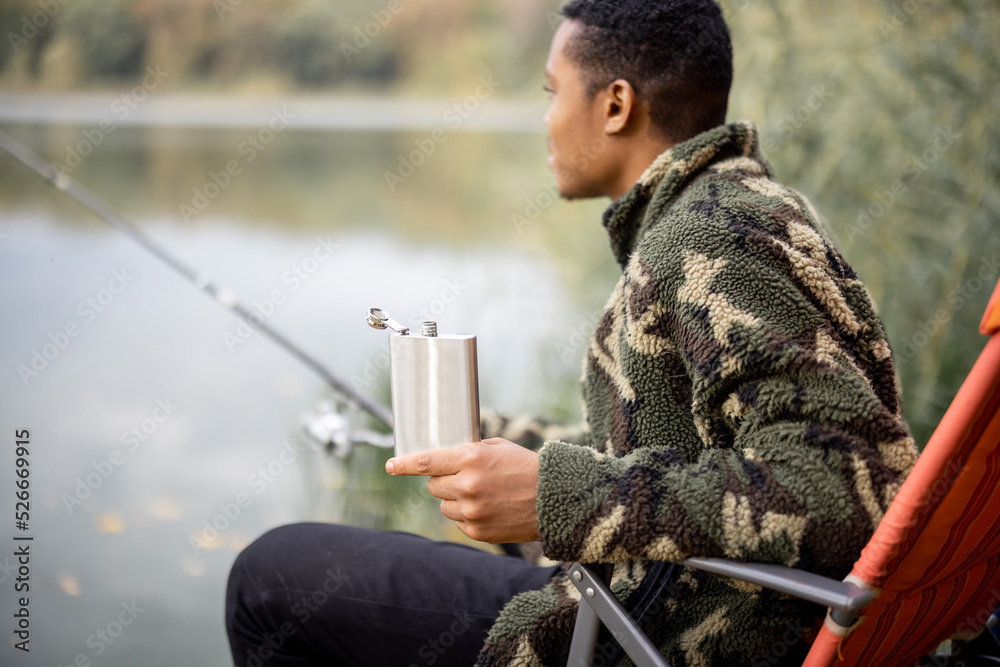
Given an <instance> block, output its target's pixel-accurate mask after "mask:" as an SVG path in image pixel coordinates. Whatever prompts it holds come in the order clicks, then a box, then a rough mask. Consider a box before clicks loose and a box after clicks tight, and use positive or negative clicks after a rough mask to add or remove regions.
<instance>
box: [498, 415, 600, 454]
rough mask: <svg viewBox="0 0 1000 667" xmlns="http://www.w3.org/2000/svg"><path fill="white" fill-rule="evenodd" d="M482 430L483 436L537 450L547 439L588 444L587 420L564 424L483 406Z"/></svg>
mask: <svg viewBox="0 0 1000 667" xmlns="http://www.w3.org/2000/svg"><path fill="white" fill-rule="evenodd" d="M479 433H480V437H481V438H482V439H483V440H486V439H487V438H504V439H505V440H510V441H511V442H516V443H517V444H519V445H521V446H522V447H526V448H527V449H530V450H532V451H538V450H539V449H540V448H541V446H542V444H544V443H545V442H546V441H547V440H559V441H561V442H566V443H573V444H576V445H582V446H586V445H587V443H588V433H589V429H588V426H587V423H586V422H585V421H584V422H581V423H579V424H562V423H559V422H556V421H552V420H547V419H542V418H535V417H528V416H524V415H522V416H518V417H511V416H508V415H501V414H498V413H497V412H494V411H493V410H489V409H484V410H482V411H481V414H480V416H479Z"/></svg>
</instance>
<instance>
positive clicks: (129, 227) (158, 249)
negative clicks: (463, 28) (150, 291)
mask: <svg viewBox="0 0 1000 667" xmlns="http://www.w3.org/2000/svg"><path fill="white" fill-rule="evenodd" d="M0 148H2V149H3V150H4V151H6V153H7V154H8V155H10V156H11V157H13V158H14V159H15V160H17V161H18V162H20V163H21V164H22V165H24V166H26V167H28V168H29V169H30V170H31V171H33V172H34V173H35V174H37V175H38V176H41V177H42V178H43V179H44V180H45V181H46V182H47V183H48V184H49V185H51V186H52V187H54V188H55V189H56V190H59V191H60V192H62V193H63V194H65V195H66V196H68V197H69V198H71V199H73V200H75V201H76V202H77V203H79V204H80V205H82V206H83V207H84V208H86V209H87V210H89V211H90V212H92V213H94V214H95V215H97V216H98V217H99V218H101V219H102V220H104V221H105V222H107V223H108V224H110V225H111V226H112V227H114V228H115V229H117V230H118V231H119V232H121V233H122V234H124V235H125V236H127V237H129V238H130V239H132V240H133V241H135V242H136V243H138V244H139V245H140V246H142V247H143V248H145V249H146V250H147V251H148V252H150V253H152V254H153V255H155V256H156V257H157V258H158V259H159V260H160V261H162V262H163V263H164V264H166V265H167V266H169V267H170V268H171V269H173V270H174V271H175V272H176V273H178V274H180V275H181V276H183V277H184V279H185V280H187V281H188V282H189V283H191V284H192V285H194V287H195V288H196V289H198V290H199V291H201V292H204V293H205V294H206V295H208V296H209V297H210V298H211V299H212V300H214V301H215V302H216V303H218V304H219V305H221V306H222V307H223V308H226V309H227V310H230V311H232V312H233V313H236V314H237V315H238V316H240V317H243V318H244V319H246V320H247V321H253V320H251V315H252V314H253V311H251V310H250V309H249V308H247V307H246V306H244V305H243V304H242V303H240V301H239V299H238V298H237V297H236V295H235V294H234V293H233V292H231V291H230V290H228V289H225V288H223V287H221V286H219V285H217V284H216V283H214V282H212V281H211V280H210V279H209V278H208V277H207V276H206V275H205V274H203V273H200V272H199V271H196V270H194V269H193V268H191V267H190V266H188V265H187V264H185V263H184V262H182V261H181V260H179V259H177V258H176V257H175V256H174V255H172V254H171V253H170V252H168V251H167V250H166V249H165V248H163V246H161V245H159V244H158V243H156V242H155V241H154V240H153V239H152V238H150V237H149V236H148V235H147V234H146V233H145V232H143V231H142V230H140V229H139V228H138V227H136V226H135V225H133V224H132V223H130V222H127V221H126V220H124V219H123V218H122V217H121V216H119V215H118V214H117V213H116V212H115V211H114V209H112V208H111V206H110V205H108V204H107V203H106V202H105V201H104V200H102V199H100V198H99V197H98V196H97V195H95V194H94V193H92V192H91V191H90V190H88V189H87V188H85V187H83V186H82V185H80V184H79V183H77V182H76V181H74V180H73V179H71V178H70V177H69V176H68V175H67V174H65V173H63V172H60V171H57V170H56V169H55V168H54V167H53V166H52V165H51V164H49V163H48V162H46V161H45V160H44V159H42V157H41V156H40V155H38V154H37V153H35V152H34V151H32V150H31V149H30V148H28V147H27V146H24V145H23V144H21V143H20V142H18V141H16V140H15V139H14V138H13V137H11V136H10V135H9V134H7V133H6V132H4V131H3V130H0ZM254 320H260V318H259V317H257V318H254ZM256 326H257V329H259V330H260V331H261V332H262V333H263V334H264V335H265V336H266V337H268V338H270V339H271V340H272V341H273V342H275V343H277V344H278V345H279V346H280V347H282V348H284V350H285V351H286V352H288V353H290V354H291V355H292V356H293V357H295V358H296V359H298V360H299V361H301V362H302V363H303V364H305V365H306V366H307V367H308V368H309V369H311V370H312V371H313V372H314V373H316V374H317V375H319V377H321V378H322V379H323V381H324V382H325V383H326V384H327V385H329V386H330V387H331V388H332V389H333V390H334V391H336V392H337V393H338V394H340V395H341V396H342V397H343V399H344V402H345V403H346V404H347V405H349V406H350V407H352V408H355V409H360V410H364V411H365V412H367V413H368V414H369V415H371V416H372V417H374V418H375V419H377V420H378V421H380V422H382V423H383V424H385V425H386V426H388V427H389V428H390V429H391V428H392V413H391V412H390V411H389V410H388V409H387V408H386V407H385V406H383V405H380V404H378V403H376V402H374V401H372V400H371V399H369V398H367V397H365V396H362V395H361V394H359V393H358V392H356V391H354V390H353V389H352V388H351V387H349V386H348V385H347V384H346V383H345V382H344V381H342V380H341V379H340V378H338V377H337V376H336V375H335V374H334V373H333V372H332V371H330V370H329V369H327V368H326V367H325V366H324V365H323V364H322V363H320V362H319V361H317V360H316V358H315V357H313V356H312V355H310V354H308V353H307V352H305V351H304V350H303V349H302V348H300V347H299V346H298V345H296V344H295V343H293V342H292V341H290V340H289V339H288V338H286V337H285V336H284V335H283V334H282V333H280V332H278V331H276V330H275V329H274V328H272V327H271V326H269V325H268V324H267V323H266V322H264V321H260V322H258V323H257V325H256ZM321 412H323V410H321ZM325 412H326V420H327V421H328V422H329V428H325V429H321V431H320V432H322V433H326V434H327V435H326V436H324V437H325V438H326V440H327V441H328V442H331V443H334V440H335V438H334V437H333V435H332V434H333V433H339V434H340V436H339V439H340V440H341V442H340V443H339V444H337V443H335V444H337V449H338V451H342V445H343V442H342V441H343V438H345V437H346V433H345V432H344V430H343V428H341V427H340V426H338V425H337V424H338V422H337V420H336V419H335V418H334V417H333V416H332V415H333V414H334V413H332V412H331V411H325ZM307 431H310V433H311V434H312V435H314V437H319V433H313V432H312V430H311V429H309V428H307ZM365 435H366V438H365V441H368V442H372V444H376V445H378V446H383V447H384V446H385V444H384V443H382V442H381V440H383V439H384V438H379V437H378V435H379V434H373V433H366V434H365ZM389 446H391V445H389Z"/></svg>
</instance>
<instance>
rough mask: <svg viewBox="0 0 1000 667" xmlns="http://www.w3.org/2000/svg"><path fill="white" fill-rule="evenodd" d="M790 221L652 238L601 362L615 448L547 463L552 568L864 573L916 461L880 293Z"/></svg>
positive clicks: (544, 479)
mask: <svg viewBox="0 0 1000 667" xmlns="http://www.w3.org/2000/svg"><path fill="white" fill-rule="evenodd" d="M793 213H794V211H793ZM789 215H790V216H791V218H792V220H791V222H787V221H786V223H787V224H786V225H785V227H783V228H782V229H783V230H784V231H783V232H782V233H780V234H775V233H774V232H773V229H769V228H768V226H767V225H766V224H761V223H755V222H753V221H745V222H744V223H741V224H743V225H744V226H745V227H746V228H745V229H743V228H740V226H739V225H737V224H735V223H734V222H733V220H732V218H729V219H727V220H725V221H722V222H720V221H719V220H718V218H717V217H715V218H713V217H711V216H709V215H703V216H699V215H696V214H695V213H693V212H692V213H691V214H690V215H689V216H688V219H687V224H673V225H667V224H664V225H661V227H660V228H656V229H654V230H652V231H651V232H650V234H648V235H647V237H645V238H644V239H643V241H642V244H641V245H640V247H639V249H638V250H637V251H636V252H635V253H634V254H633V255H632V257H631V259H630V261H629V263H628V265H627V266H626V268H625V274H624V275H623V277H622V280H621V281H620V282H619V286H618V288H617V289H616V293H615V295H614V296H613V297H612V301H611V302H609V307H608V310H607V311H606V312H605V315H604V318H603V319H602V322H601V325H600V326H599V328H598V332H597V338H596V340H595V341H594V344H593V345H592V346H591V352H590V354H589V357H588V363H589V364H590V366H591V375H592V376H594V377H596V378H599V379H601V381H603V382H604V384H605V385H606V387H607V388H608V390H607V391H608V393H610V394H611V395H612V396H613V398H612V400H609V401H607V404H606V405H596V406H591V405H588V412H589V413H590V418H591V421H592V424H593V423H595V422H594V420H595V419H596V420H605V422H606V423H608V424H610V427H609V428H608V429H607V431H608V433H609V436H608V441H607V442H605V443H600V445H601V449H600V451H599V450H598V449H595V448H591V447H584V446H579V445H577V444H574V443H569V442H566V441H562V440H549V441H548V442H546V443H545V445H544V447H543V448H542V449H541V451H540V472H539V477H540V481H539V496H538V510H539V529H540V534H541V540H542V543H543V545H544V547H545V554H546V556H548V557H549V558H553V559H560V560H576V561H584V562H616V561H623V560H630V559H645V560H671V561H676V560H681V559H683V558H687V557H691V556H724V557H730V558H736V559H741V560H747V561H757V562H774V563H782V564H786V565H791V566H796V567H800V568H803V569H808V570H811V571H815V572H818V573H821V574H828V575H830V576H843V574H845V573H846V571H848V570H849V569H850V567H851V565H852V564H853V562H854V561H855V559H856V558H857V556H858V554H859V553H860V551H861V549H862V547H863V546H864V545H865V543H866V542H867V540H868V539H869V537H870V536H871V533H872V532H873V530H874V527H875V525H876V524H877V523H878V521H879V520H880V519H881V517H882V514H883V512H884V511H885V509H886V508H887V507H888V504H889V502H890V501H891V499H892V498H893V496H894V495H895V492H896V490H898V488H899V486H900V484H901V483H902V480H903V478H904V477H905V475H906V474H907V473H908V472H909V470H910V469H911V468H912V465H913V463H914V461H915V459H916V449H915V447H914V445H913V441H912V439H911V438H910V437H909V434H908V430H907V427H906V425H905V423H904V422H903V419H902V416H901V412H900V409H899V405H898V397H897V395H896V388H895V385H894V382H893V380H892V378H893V377H894V373H893V369H892V361H891V358H890V353H889V348H888V345H887V343H886V339H885V334H884V331H883V329H882V327H881V324H880V323H879V322H878V318H877V316H876V315H875V314H874V310H873V309H872V307H871V303H870V301H869V299H868V297H867V293H866V292H865V290H864V288H863V287H862V286H861V283H860V282H859V281H858V280H857V279H856V277H854V276H853V273H851V272H850V269H849V267H846V264H843V263H842V262H841V260H840V259H839V257H838V256H837V254H836V251H835V250H834V249H832V247H831V246H830V245H829V244H828V243H826V242H825V241H824V240H823V239H822V237H820V235H819V234H818V233H817V232H816V231H815V227H814V226H813V225H811V224H810V223H809V221H808V220H807V219H806V217H805V214H801V215H800V216H799V218H798V219H796V217H795V216H794V215H791V214H789ZM793 224H794V225H795V226H794V227H793ZM734 230H735V231H734ZM654 232H655V233H654ZM597 431H598V429H597V428H596V427H595V432H597ZM595 437H597V436H596V435H595ZM593 444H595V445H597V444H598V443H593Z"/></svg>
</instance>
